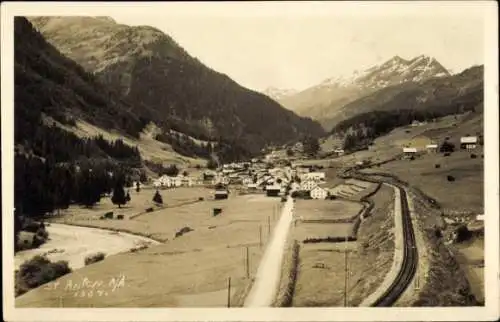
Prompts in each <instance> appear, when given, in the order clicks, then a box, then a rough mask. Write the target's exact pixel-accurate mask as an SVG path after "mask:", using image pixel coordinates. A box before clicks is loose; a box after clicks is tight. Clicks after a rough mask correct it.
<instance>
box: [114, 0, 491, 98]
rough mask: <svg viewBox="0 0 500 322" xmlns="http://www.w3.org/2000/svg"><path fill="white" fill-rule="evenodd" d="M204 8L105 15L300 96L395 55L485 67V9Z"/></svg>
mask: <svg viewBox="0 0 500 322" xmlns="http://www.w3.org/2000/svg"><path fill="white" fill-rule="evenodd" d="M257 4H259V3H257ZM287 5H288V6H287ZM315 5H316V6H315ZM203 6H205V9H206V8H208V7H206V6H207V4H206V3H198V4H197V5H196V6H195V5H191V6H189V5H188V4H186V5H185V6H184V7H182V8H181V7H168V6H166V7H162V8H161V10H160V9H159V10H149V11H141V13H140V14H139V12H134V10H131V11H129V12H117V13H116V14H112V15H111V17H112V18H113V19H115V21H116V22H118V23H123V24H127V25H133V26H137V25H149V26H153V27H156V28H158V29H160V30H162V31H163V32H165V33H167V34H168V35H170V36H171V37H172V38H173V39H174V40H175V41H176V42H177V43H178V44H179V45H180V46H182V47H183V48H184V49H185V50H187V52H188V53H189V54H190V55H192V56H194V57H196V58H198V59H199V60H200V61H201V62H203V63H204V64H205V65H207V66H209V67H210V68H213V69H215V70H216V71H218V72H221V73H225V74H227V75H228V76H229V77H231V78H232V79H234V80H235V81H236V82H238V83H239V84H241V85H243V86H245V87H248V88H251V89H254V90H264V89H266V88H268V87H276V88H282V89H295V90H302V89H305V88H307V87H310V86H314V85H316V84H319V83H320V82H322V81H323V80H325V79H327V78H330V77H338V76H349V75H350V74H352V73H353V72H354V71H355V70H364V69H367V68H369V67H372V66H374V65H376V64H381V63H383V62H385V61H387V60H388V59H390V58H392V57H393V56H395V55H398V56H400V57H402V58H404V59H411V58H413V57H416V56H419V55H421V54H423V55H427V56H431V57H434V58H436V59H437V60H438V61H439V62H440V63H441V64H442V65H443V66H444V67H446V68H447V69H450V70H451V71H452V72H460V71H462V70H464V69H466V68H468V67H471V66H473V65H477V64H483V56H484V39H483V38H484V33H483V30H484V24H483V13H484V10H482V9H481V8H477V7H474V6H470V4H469V6H468V5H467V3H466V2H464V4H463V5H462V4H455V5H454V6H440V7H438V6H437V5H434V4H427V6H425V5H420V6H416V5H413V6H412V5H411V2H408V3H406V4H405V5H404V6H403V5H400V6H397V5H396V4H395V5H392V6H389V5H387V4H385V7H384V6H370V5H362V4H359V3H358V4H357V5H356V6H352V5H351V6H346V7H343V6H341V5H340V4H339V3H337V4H336V5H332V6H324V7H321V6H320V5H318V4H314V3H313V4H312V5H308V4H307V3H306V4H304V3H302V4H301V3H300V2H298V3H292V4H279V3H276V2H274V3H271V4H269V5H268V4H264V3H260V5H255V4H251V3H241V4H240V5H237V4H234V3H233V4H232V5H227V6H225V7H222V6H221V5H220V4H219V6H218V8H219V9H218V10H217V8H216V7H215V6H212V7H210V8H208V9H213V10H203V9H204V8H203ZM245 6H246V7H245ZM222 8H223V9H222ZM142 12H144V13H146V14H144V13H142Z"/></svg>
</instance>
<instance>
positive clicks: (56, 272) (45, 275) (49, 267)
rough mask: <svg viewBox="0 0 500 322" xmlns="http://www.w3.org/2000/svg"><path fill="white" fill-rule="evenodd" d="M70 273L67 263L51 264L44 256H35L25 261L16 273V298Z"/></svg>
mask: <svg viewBox="0 0 500 322" xmlns="http://www.w3.org/2000/svg"><path fill="white" fill-rule="evenodd" d="M70 272H71V269H70V267H69V265H68V262H67V261H58V262H55V263H52V262H51V261H49V260H48V259H47V257H45V256H41V255H37V256H35V257H33V258H31V259H29V260H27V261H25V262H24V263H23V264H21V266H20V267H19V270H18V271H16V275H15V292H16V296H19V295H21V294H24V293H26V292H27V291H29V290H31V289H33V288H36V287H38V286H40V285H43V284H46V283H48V282H51V281H53V280H55V279H57V278H59V277H61V276H63V275H66V274H68V273H70Z"/></svg>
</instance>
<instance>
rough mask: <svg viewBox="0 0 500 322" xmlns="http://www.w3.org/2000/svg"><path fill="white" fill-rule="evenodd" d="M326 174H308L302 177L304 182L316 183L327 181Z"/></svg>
mask: <svg viewBox="0 0 500 322" xmlns="http://www.w3.org/2000/svg"><path fill="white" fill-rule="evenodd" d="M325 179H326V174H325V173H324V172H308V173H304V174H303V175H302V180H313V181H316V182H322V181H325Z"/></svg>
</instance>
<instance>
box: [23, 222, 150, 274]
mask: <svg viewBox="0 0 500 322" xmlns="http://www.w3.org/2000/svg"><path fill="white" fill-rule="evenodd" d="M46 229H47V231H48V233H49V240H48V241H47V242H46V243H45V244H43V245H41V246H40V247H39V248H35V249H29V250H24V251H20V252H17V253H16V255H15V257H14V265H15V267H16V269H18V268H19V266H20V265H21V264H22V263H23V262H24V261H26V260H28V259H30V258H32V257H33V256H35V255H39V254H45V253H46V254H47V258H48V259H49V260H51V261H58V260H65V261H68V262H69V266H70V267H71V269H73V270H76V269H78V268H81V267H83V266H85V263H84V260H85V257H86V256H88V255H90V254H94V253H96V252H103V253H105V254H106V256H110V255H114V254H117V253H120V252H125V251H128V250H130V249H131V248H134V247H137V246H140V245H144V244H146V245H156V244H159V242H157V241H154V240H152V239H149V238H146V237H141V236H136V235H132V234H127V233H122V232H119V233H118V232H113V231H109V230H104V229H99V228H87V227H79V226H73V225H64V224H54V223H50V224H49V225H48V226H47V227H46Z"/></svg>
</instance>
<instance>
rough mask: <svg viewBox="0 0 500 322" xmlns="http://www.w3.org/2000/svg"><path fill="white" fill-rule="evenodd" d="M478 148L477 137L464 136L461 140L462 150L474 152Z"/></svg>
mask: <svg viewBox="0 0 500 322" xmlns="http://www.w3.org/2000/svg"><path fill="white" fill-rule="evenodd" d="M476 147H477V136H463V137H461V138H460V149H467V150H474V149H475V148H476Z"/></svg>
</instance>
